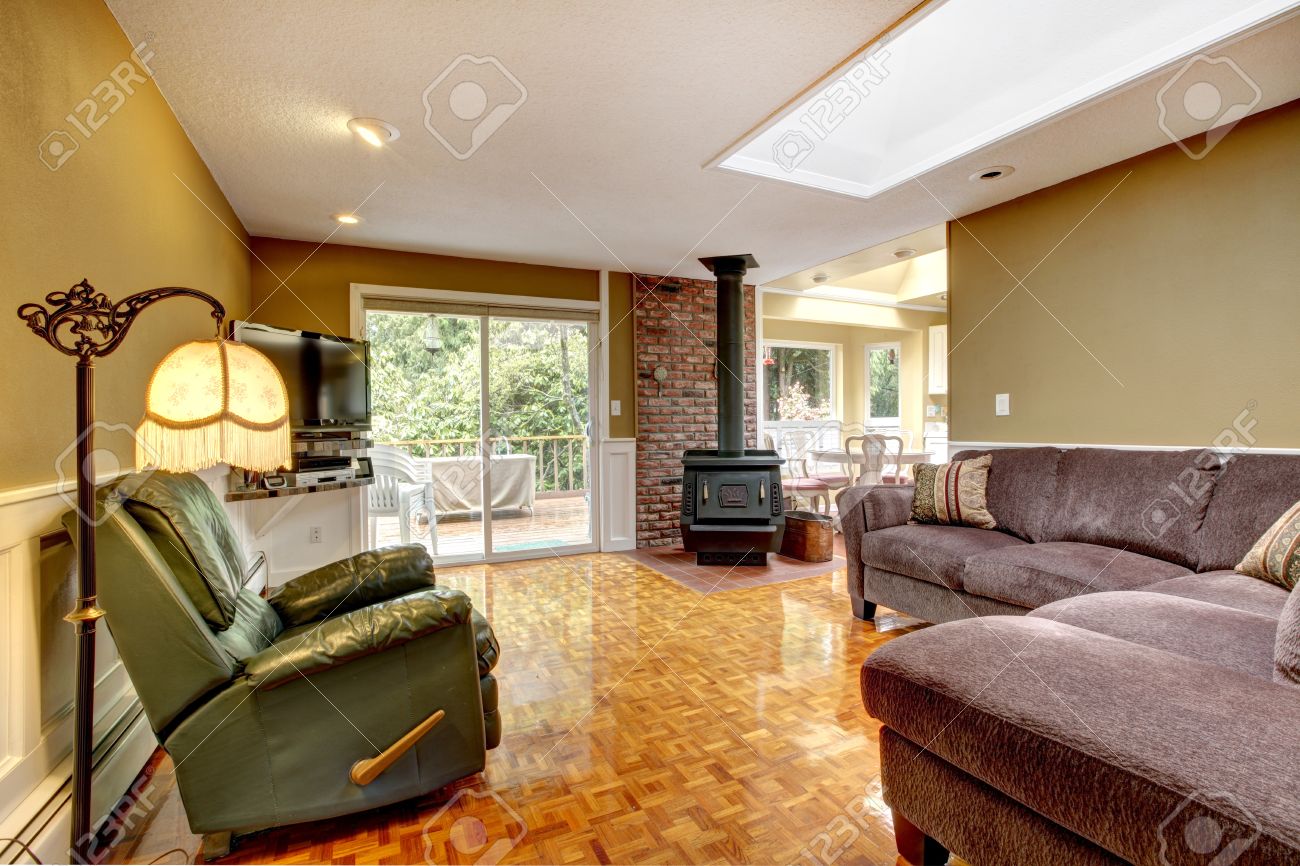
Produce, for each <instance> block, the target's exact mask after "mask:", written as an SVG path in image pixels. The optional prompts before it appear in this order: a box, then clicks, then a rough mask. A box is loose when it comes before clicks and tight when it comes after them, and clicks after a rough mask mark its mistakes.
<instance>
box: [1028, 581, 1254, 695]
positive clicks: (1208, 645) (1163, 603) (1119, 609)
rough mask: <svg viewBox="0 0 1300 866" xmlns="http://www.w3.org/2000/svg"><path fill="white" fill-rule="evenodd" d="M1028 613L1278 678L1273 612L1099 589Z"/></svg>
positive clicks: (1151, 593) (1155, 594) (1167, 596)
mask: <svg viewBox="0 0 1300 866" xmlns="http://www.w3.org/2000/svg"><path fill="white" fill-rule="evenodd" d="M1028 615H1029V616H1036V617H1040V618H1042V619H1050V620H1053V621H1054V622H1063V623H1067V624H1069V625H1075V626H1078V627H1079V628H1084V629H1087V630H1088V631H1093V632H1097V633H1098V634H1105V635H1110V636H1111V637H1117V638H1122V639H1124V640H1126V641H1131V642H1133V643H1137V644H1141V645H1142V646H1149V647H1153V648H1155V649H1159V650H1164V651H1165V652H1171V653H1176V654H1177V655H1180V656H1187V657H1188V658H1192V659H1197V660H1198V661H1203V662H1209V663H1211V664H1216V665H1219V666H1220V667H1225V668H1228V669H1229V670H1234V671H1239V672H1240V673H1243V674H1248V675H1250V676H1255V677H1261V678H1262V679H1266V680H1269V679H1272V678H1273V648H1274V644H1275V643H1276V640H1277V620H1276V619H1274V618H1273V617H1271V616H1264V615H1263V614H1258V613H1249V612H1247V611H1244V610H1237V609H1236V608H1231V607H1224V606H1222V605H1218V604H1211V603H1209V602H1207V601H1196V600H1194V599H1190V598H1179V597H1178V596H1173V595H1162V594H1159V593H1154V592H1099V593H1094V594H1093V595H1089V596H1086V597H1084V598H1068V599H1063V600H1061V601H1057V602H1053V603H1052V604H1047V605H1043V606H1042V607H1040V608H1038V609H1037V610H1032V611H1030V612H1029V614H1028Z"/></svg>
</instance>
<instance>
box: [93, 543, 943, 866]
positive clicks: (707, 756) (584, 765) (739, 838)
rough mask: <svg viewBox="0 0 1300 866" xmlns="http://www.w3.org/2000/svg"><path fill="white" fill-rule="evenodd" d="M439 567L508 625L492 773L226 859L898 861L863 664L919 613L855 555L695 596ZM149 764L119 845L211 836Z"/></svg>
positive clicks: (614, 569) (635, 576)
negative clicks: (861, 613)
mask: <svg viewBox="0 0 1300 866" xmlns="http://www.w3.org/2000/svg"><path fill="white" fill-rule="evenodd" d="M829 565H834V563H831V564H829ZM719 576H720V577H721V574H719ZM438 580H439V583H440V584H442V585H444V586H453V587H459V588H464V589H466V590H467V591H468V592H469V593H470V595H471V596H472V597H473V598H474V601H475V604H476V605H477V606H479V607H480V609H485V610H486V612H487V614H488V616H489V618H490V619H491V620H492V622H493V625H494V627H495V629H496V633H497V636H498V637H499V639H500V641H501V645H502V646H501V662H500V664H499V665H498V667H497V676H498V677H499V678H500V684H501V709H502V712H503V715H504V722H505V739H504V742H503V743H502V744H501V746H500V747H499V748H498V749H496V750H494V751H492V752H490V753H489V755H488V766H487V770H486V772H484V773H483V774H482V775H481V776H477V777H474V778H471V779H468V780H465V781H464V782H463V783H461V784H460V785H458V786H457V787H456V788H455V789H454V790H453V791H443V792H439V794H438V795H436V796H430V797H428V798H425V799H424V800H421V801H418V802H408V803H403V804H399V805H397V806H393V807H390V808H387V809H382V810H376V811H374V812H370V813H366V814H362V815H357V816H350V817H346V818H339V819H335V820H332V821H324V822H318V823H315V824H306V825H300V826H295V827H288V828H282V829H279V830H273V831H267V832H264V833H260V834H257V835H254V836H251V837H246V838H244V839H242V840H241V841H240V843H239V845H238V847H237V848H236V849H235V851H234V852H233V853H232V855H231V857H230V858H228V860H227V861H226V862H230V863H295V864H296V863H424V862H430V863H474V862H482V863H495V862H504V863H781V864H787V863H806V864H808V866H817V864H825V863H831V862H833V863H835V864H864V863H865V864H894V863H895V860H896V855H895V850H894V844H893V836H892V829H891V825H890V822H889V812H888V810H887V809H886V808H885V807H884V804H883V802H882V801H881V800H880V798H879V788H878V785H877V784H876V767H877V749H876V737H877V731H878V725H877V723H876V722H874V721H873V720H871V719H870V718H869V717H868V716H867V715H866V712H865V711H864V710H863V708H862V703H861V700H860V699H859V694H858V670H859V667H860V665H861V664H862V660H863V659H864V658H865V657H866V656H867V655H868V654H869V653H871V651H872V650H873V649H874V648H876V647H878V646H880V645H881V644H882V643H884V642H886V641H888V640H891V639H893V638H894V637H897V636H899V635H901V634H906V633H907V632H909V631H913V630H915V629H916V628H917V627H918V624H917V623H916V622H915V621H914V620H908V619H906V618H903V617H901V616H893V615H890V614H889V613H888V612H886V613H884V614H882V616H881V618H880V620H879V622H880V628H881V629H882V630H879V631H878V630H877V628H876V627H874V626H873V625H871V624H870V623H863V622H859V621H857V620H855V619H853V617H852V615H851V614H850V612H849V600H848V597H847V592H846V589H845V585H844V573H843V571H842V570H841V571H835V572H833V573H828V574H823V575H820V576H816V577H808V578H804V579H801V580H797V581H791V582H785V583H778V584H771V585H765V586H755V587H752V588H742V589H734V590H731V591H728V592H719V593H714V594H702V593H700V592H697V591H695V590H692V589H689V588H686V587H684V586H682V585H680V584H679V583H677V582H676V581H674V580H671V579H669V578H667V577H665V576H664V575H662V574H659V573H658V572H656V571H654V570H653V569H650V568H646V567H644V566H642V565H639V564H638V563H636V562H635V561H634V560H632V559H631V558H629V557H626V556H622V555H618V554H601V555H591V556H573V557H565V558H562V559H561V558H556V559H547V560H540V561H531V562H523V563H512V564H508V565H498V566H473V567H466V568H457V569H443V570H440V571H439V574H438ZM326 711H328V708H326ZM154 781H155V784H154V787H153V788H152V789H151V792H150V796H149V804H148V806H147V808H144V807H141V808H142V809H143V811H144V814H142V815H139V816H137V817H136V818H135V820H134V821H133V827H132V829H131V830H130V832H129V835H128V836H127V838H125V839H124V840H123V841H122V842H121V843H120V844H119V845H118V846H117V847H116V848H115V849H114V850H113V859H114V862H136V863H146V862H149V861H151V860H153V859H154V858H157V857H159V856H160V855H162V854H164V852H166V851H167V850H168V849H170V848H175V847H181V848H183V849H184V850H185V851H186V852H194V851H195V850H196V849H197V846H198V841H199V840H198V837H195V836H193V835H192V834H190V833H189V832H188V829H187V827H186V824H185V820H184V807H183V806H182V804H181V803H180V797H179V794H178V793H177V791H176V789H175V786H174V780H173V778H172V776H171V772H170V762H169V761H168V759H166V758H165V757H164V758H162V759H161V761H160V762H159V765H158V768H157V773H156V776H155V780H154ZM855 814H857V815H859V816H865V817H860V818H859V819H857V822H856V823H855V819H854V815H855ZM846 819H847V820H846ZM819 834H828V835H827V836H822V837H820V838H819ZM828 842H829V844H828ZM828 848H829V852H828V850H827V849H828ZM837 850H838V851H839V852H840V853H839V854H838V855H837V856H834V857H833V859H830V858H828V856H827V855H828V853H829V854H835V852H836V851H837ZM814 852H816V853H814ZM180 857H181V855H180V854H176V855H174V856H173V858H172V859H170V862H181V859H180Z"/></svg>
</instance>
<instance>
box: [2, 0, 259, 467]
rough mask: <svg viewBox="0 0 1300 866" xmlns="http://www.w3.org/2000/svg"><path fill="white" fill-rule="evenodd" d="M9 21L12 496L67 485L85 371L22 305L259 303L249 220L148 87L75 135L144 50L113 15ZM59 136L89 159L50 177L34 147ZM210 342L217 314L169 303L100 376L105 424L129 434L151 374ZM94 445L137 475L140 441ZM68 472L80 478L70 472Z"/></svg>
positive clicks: (103, 109)
mask: <svg viewBox="0 0 1300 866" xmlns="http://www.w3.org/2000/svg"><path fill="white" fill-rule="evenodd" d="M4 19H5V21H4V27H3V28H0V55H2V56H3V57H4V58H5V62H6V67H7V68H8V69H9V78H8V81H7V83H6V87H5V98H4V102H3V107H0V148H3V151H2V152H3V154H4V158H3V160H0V189H3V190H4V193H5V207H4V208H2V209H0V238H3V241H2V243H3V257H2V261H3V275H4V282H3V286H2V287H0V300H2V301H3V303H0V342H3V345H4V346H5V351H4V362H5V363H4V376H3V377H2V378H0V405H2V406H4V407H5V413H6V416H7V417H6V419H5V423H4V424H3V425H2V426H0V489H8V488H14V487H25V486H29V485H33V484H40V483H43V482H50V481H54V480H56V478H58V477H59V471H60V467H58V466H56V464H57V463H58V458H59V456H60V454H61V453H62V452H64V451H65V449H67V448H68V447H69V446H70V445H72V444H73V440H74V434H75V431H74V425H75V417H74V401H73V393H74V391H73V388H74V379H73V376H74V362H73V360H72V359H71V358H69V357H67V356H65V355H62V354H60V353H58V352H57V351H55V350H54V349H53V348H51V347H50V346H48V345H47V344H46V343H45V342H44V341H42V340H41V339H39V338H38V337H36V336H35V335H34V334H32V333H31V331H29V330H28V329H27V326H26V325H25V324H24V323H23V322H22V321H21V320H20V319H19V318H18V317H17V316H16V315H15V314H14V313H15V311H16V310H17V308H18V306H19V305H20V304H22V303H26V302H29V301H39V300H42V299H43V298H44V296H45V295H46V294H47V293H49V292H56V291H65V290H67V289H68V288H70V287H71V286H72V285H73V284H74V283H76V282H78V281H80V280H81V279H83V278H85V279H88V280H89V281H90V282H91V284H93V285H94V286H95V288H96V289H98V290H99V291H102V292H105V293H106V294H107V295H108V296H109V297H110V298H111V299H113V300H116V299H118V298H121V297H123V296H125V295H129V294H132V293H134V292H138V291H141V290H143V289H149V288H154V287H157V286H171V285H179V286H190V287H193V288H196V289H202V290H203V291H206V292H209V293H211V294H213V295H216V296H217V297H218V298H219V299H220V300H221V301H222V302H223V303H225V305H226V308H227V311H228V313H229V314H230V315H231V316H242V315H244V314H245V313H246V312H247V310H248V292H249V288H248V253H247V251H246V250H245V249H244V246H243V243H242V241H243V239H244V232H243V229H242V227H241V226H240V223H239V220H238V219H236V217H235V215H234V213H233V212H232V211H231V209H230V205H229V204H228V203H227V202H226V199H225V197H224V196H223V195H222V193H221V190H220V189H219V188H218V187H217V185H216V183H215V182H214V181H213V179H212V175H211V174H210V173H209V172H208V169H207V166H205V165H204V164H203V161H202V160H201V159H200V158H199V155H198V153H197V152H196V151H195V150H194V147H193V146H192V145H191V144H190V141H189V139H188V138H187V137H186V136H185V132H184V131H183V130H182V129H181V126H180V124H179V123H178V122H177V121H176V118H175V116H173V115H172V112H171V109H170V108H168V106H167V103H166V102H165V101H164V100H163V98H162V95H161V94H160V93H159V92H158V88H157V86H156V85H155V84H154V83H153V81H152V80H149V81H147V82H145V83H139V82H128V83H129V84H130V86H131V89H132V90H134V93H132V94H125V93H123V96H124V98H123V99H122V100H121V103H120V106H119V107H118V108H117V110H116V111H114V112H113V113H111V114H110V113H109V112H108V108H109V107H110V106H112V105H113V104H115V103H116V102H117V99H115V98H112V97H108V96H105V97H104V99H102V100H100V99H96V105H97V112H96V113H97V116H98V117H99V118H106V119H105V120H104V122H103V125H102V126H100V127H99V128H98V129H96V130H94V131H93V132H92V133H91V136H90V137H89V138H88V139H86V138H83V137H82V136H81V135H80V133H78V132H77V131H76V130H75V128H74V127H73V126H72V125H71V124H70V123H69V121H68V120H66V115H68V114H69V113H70V112H73V111H74V110H75V109H77V106H78V103H81V102H82V101H83V100H86V99H91V98H93V97H92V91H95V90H96V89H98V92H99V93H101V94H107V93H109V92H111V90H112V87H100V83H101V82H103V81H105V80H106V79H109V78H110V74H111V73H112V72H113V71H114V70H115V69H119V68H120V67H119V64H122V63H123V62H132V61H131V51H132V46H131V44H130V43H129V42H128V41H127V38H126V36H125V35H124V34H123V33H122V30H121V28H119V27H118V25H117V21H116V20H115V19H114V18H113V16H112V14H111V13H110V12H109V10H108V8H107V7H106V6H105V5H104V4H103V3H102V2H101V0H62V2H58V3H50V2H43V0H11V2H6V3H5V4H4ZM145 54H146V55H147V52H145ZM133 65H134V63H133ZM111 84H112V82H111V80H110V85H111ZM119 89H120V88H119ZM55 130H64V131H66V132H67V133H69V134H71V136H72V138H73V140H74V141H76V142H77V143H78V147H77V149H76V150H75V151H74V152H72V153H71V155H70V156H68V158H67V159H66V161H64V162H63V164H62V165H60V166H59V167H58V169H57V170H55V171H51V170H50V169H49V168H47V167H46V164H45V163H44V162H43V161H42V160H41V158H40V155H39V153H38V147H39V146H40V145H41V143H42V141H43V140H45V138H46V136H47V135H48V134H50V133H51V132H53V131H55ZM187 187H188V189H187ZM200 199H201V200H202V201H200ZM209 208H210V209H211V210H209ZM222 222H224V223H225V224H226V225H225V226H223V225H222ZM226 226H229V228H227V227H226ZM212 333H213V322H212V319H211V318H210V316H209V315H208V309H207V307H206V306H204V305H202V304H200V303H198V302H196V301H190V300H185V299H175V300H170V301H166V302H164V303H163V304H162V305H160V306H157V307H154V308H152V309H149V310H148V311H146V312H144V313H143V314H142V315H141V317H140V319H139V320H138V321H137V323H136V325H135V327H134V328H133V329H132V330H131V332H130V334H129V335H128V336H127V338H126V341H125V342H124V343H123V344H122V346H121V347H120V348H119V349H118V350H117V352H116V353H115V354H113V355H111V356H109V357H107V358H104V359H103V360H102V361H100V362H99V364H98V365H97V368H98V374H97V382H96V384H97V397H98V400H97V408H98V416H99V418H100V420H102V421H103V422H105V423H107V424H121V425H130V427H132V428H133V427H134V426H135V425H136V424H137V423H138V422H139V421H140V417H141V415H142V414H143V412H144V390H145V386H146V384H147V383H148V380H149V375H150V373H151V372H152V371H153V368H154V365H155V364H157V362H158V361H159V360H161V359H162V357H163V355H165V354H166V353H167V351H168V350H169V349H171V348H172V347H173V346H175V345H176V344H177V343H179V342H183V341H184V340H187V339H193V338H202V337H207V336H211V335H212ZM96 445H97V446H98V447H100V448H107V449H110V450H111V451H112V452H113V453H114V454H115V455H116V456H117V461H118V463H119V465H120V466H123V467H129V466H131V465H132V462H133V456H132V441H131V435H130V433H129V431H128V430H126V429H119V430H113V431H110V430H105V431H103V432H101V433H100V434H99V435H98V436H97V439H96ZM112 462H113V461H112V460H111V459H110V458H109V456H108V455H107V454H105V455H103V457H102V458H101V459H100V460H99V469H100V470H101V471H110V470H112V469H114V468H115V467H113V466H111V465H109V464H111V463H112ZM61 469H62V472H63V473H64V476H65V477H68V478H71V477H75V467H74V466H73V463H72V460H71V459H66V458H65V459H64V461H63V462H62V464H61Z"/></svg>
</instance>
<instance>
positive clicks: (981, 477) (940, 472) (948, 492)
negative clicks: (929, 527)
mask: <svg viewBox="0 0 1300 866" xmlns="http://www.w3.org/2000/svg"><path fill="white" fill-rule="evenodd" d="M992 465H993V456H992V455H990V454H985V455H984V456H983V457H976V458H975V459H973V460H954V461H953V462H951V463H938V464H936V463H920V464H918V465H917V466H916V467H915V468H914V469H913V470H912V472H913V474H914V475H915V477H916V490H915V492H913V493H912V519H911V522H912V523H940V524H949V525H956V526H975V527H978V528H980V529H996V528H997V525H998V522H997V521H996V520H994V519H993V515H992V514H990V513H989V506H988V487H989V467H990V466H992Z"/></svg>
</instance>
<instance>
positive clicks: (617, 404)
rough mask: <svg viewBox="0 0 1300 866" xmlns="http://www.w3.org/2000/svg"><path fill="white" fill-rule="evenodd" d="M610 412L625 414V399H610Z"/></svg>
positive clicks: (612, 413)
mask: <svg viewBox="0 0 1300 866" xmlns="http://www.w3.org/2000/svg"><path fill="white" fill-rule="evenodd" d="M609 414H611V415H622V414H623V401H622V400H610V401H609Z"/></svg>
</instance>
